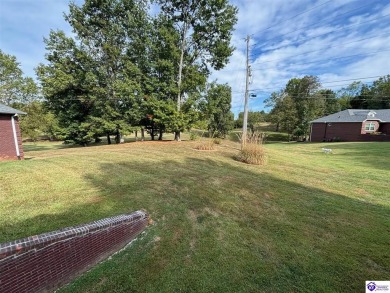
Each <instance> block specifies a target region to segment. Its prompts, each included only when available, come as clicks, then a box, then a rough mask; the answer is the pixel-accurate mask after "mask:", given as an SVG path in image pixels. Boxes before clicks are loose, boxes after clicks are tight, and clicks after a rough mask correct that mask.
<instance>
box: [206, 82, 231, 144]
mask: <svg viewBox="0 0 390 293" xmlns="http://www.w3.org/2000/svg"><path fill="white" fill-rule="evenodd" d="M204 102H205V103H204V109H203V112H204V114H205V116H206V117H205V118H206V120H207V124H208V131H209V134H210V136H217V137H223V138H224V137H226V135H227V134H228V132H229V131H230V130H232V129H233V127H234V114H233V113H232V112H231V111H230V108H231V102H232V90H231V87H230V86H229V85H227V84H217V83H216V82H213V83H211V84H209V86H208V88H207V91H206V94H205V100H204Z"/></svg>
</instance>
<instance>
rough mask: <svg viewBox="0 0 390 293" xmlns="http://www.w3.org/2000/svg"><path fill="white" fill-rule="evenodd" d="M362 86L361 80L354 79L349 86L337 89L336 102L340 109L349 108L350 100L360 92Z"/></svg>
mask: <svg viewBox="0 0 390 293" xmlns="http://www.w3.org/2000/svg"><path fill="white" fill-rule="evenodd" d="M362 86H363V84H362V82H361V81H354V82H353V83H351V84H350V85H349V86H347V87H345V88H342V89H340V90H339V91H337V97H338V102H339V104H340V107H341V110H346V109H350V108H351V100H352V99H353V98H354V97H355V96H357V95H358V94H359V93H360V92H361V89H362Z"/></svg>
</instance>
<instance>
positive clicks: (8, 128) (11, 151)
mask: <svg viewBox="0 0 390 293" xmlns="http://www.w3.org/2000/svg"><path fill="white" fill-rule="evenodd" d="M12 116H13V115H7V114H0V160H4V159H5V160H7V159H8V160H17V159H18V157H17V156H16V148H15V141H14V134H13V131H12V121H11V119H12ZM14 120H15V128H16V135H17V137H18V144H19V152H20V158H21V159H23V157H24V153H23V146H22V137H21V134H20V127H19V120H18V117H14Z"/></svg>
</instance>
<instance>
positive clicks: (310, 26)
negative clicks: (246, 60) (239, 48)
mask: <svg viewBox="0 0 390 293" xmlns="http://www.w3.org/2000/svg"><path fill="white" fill-rule="evenodd" d="M371 5H372V3H369V4H365V5H362V6H359V7H357V8H354V9H351V10H348V11H346V12H344V13H341V14H338V15H336V17H340V16H341V15H344V14H348V13H350V12H352V11H355V10H358V9H361V8H363V7H366V6H371ZM332 18H334V16H331V17H328V18H323V19H321V20H320V21H316V22H315V24H313V23H312V24H310V25H307V26H304V27H302V28H300V29H297V30H294V31H291V32H288V33H285V34H283V35H279V36H276V37H274V38H271V39H268V40H266V42H269V41H270V40H273V39H277V38H280V37H283V36H286V35H289V34H292V33H296V32H298V31H301V30H304V29H306V28H312V27H313V25H317V24H319V23H323V22H324V21H325V20H328V19H332ZM313 28H317V27H313ZM256 45H258V43H255V44H253V45H252V47H256Z"/></svg>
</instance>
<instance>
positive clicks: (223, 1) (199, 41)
mask: <svg viewBox="0 0 390 293" xmlns="http://www.w3.org/2000/svg"><path fill="white" fill-rule="evenodd" d="M156 2H157V3H159V4H160V7H161V11H162V14H163V15H164V16H165V17H166V18H167V19H168V20H170V21H172V23H173V24H174V25H175V29H176V31H177V32H178V35H179V40H178V43H177V48H178V49H179V51H180V57H179V62H178V64H179V66H178V70H177V72H176V74H175V77H176V78H175V79H176V81H177V110H178V111H179V112H180V111H181V106H182V102H183V99H184V97H185V94H186V92H187V88H186V87H187V86H193V84H190V83H189V81H190V80H191V78H190V77H189V75H190V73H191V72H187V73H186V69H187V67H188V66H190V65H192V66H194V65H195V69H197V71H198V72H201V73H202V75H206V76H207V75H208V67H209V66H211V67H212V68H214V69H217V70H218V69H221V68H223V67H224V65H225V64H226V63H227V61H228V58H229V57H230V56H231V54H232V52H233V47H231V46H230V39H231V35H232V30H233V26H234V25H235V23H236V22H237V17H236V15H237V8H236V7H234V6H232V5H230V4H228V1H227V0H189V1H178V0H156ZM186 80H187V84H185V81H186ZM175 139H176V140H180V132H178V131H176V132H175Z"/></svg>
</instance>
